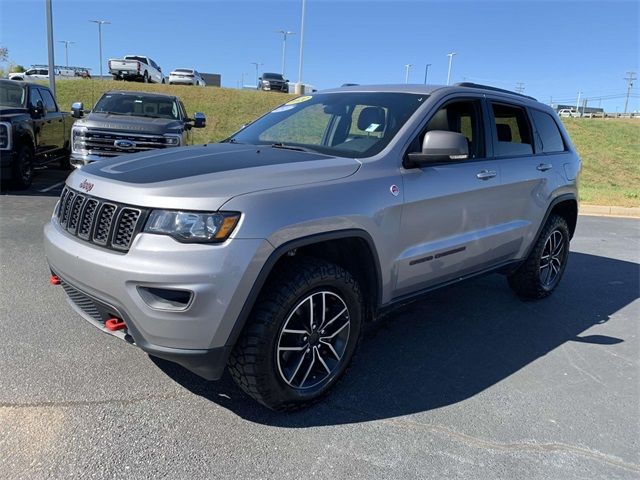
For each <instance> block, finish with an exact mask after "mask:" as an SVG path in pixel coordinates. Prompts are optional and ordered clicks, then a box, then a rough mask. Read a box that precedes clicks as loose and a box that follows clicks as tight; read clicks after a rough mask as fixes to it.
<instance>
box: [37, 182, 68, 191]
mask: <svg viewBox="0 0 640 480" xmlns="http://www.w3.org/2000/svg"><path fill="white" fill-rule="evenodd" d="M60 185H64V182H58V183H56V184H55V185H51V186H50V187H47V188H43V189H42V190H38V191H39V192H40V193H45V192H48V191H49V190H53V189H54V188H57V187H59V186H60Z"/></svg>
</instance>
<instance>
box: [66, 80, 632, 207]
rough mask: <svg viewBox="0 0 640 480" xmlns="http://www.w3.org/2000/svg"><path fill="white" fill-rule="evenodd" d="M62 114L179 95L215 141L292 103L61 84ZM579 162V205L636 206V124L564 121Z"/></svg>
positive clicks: (279, 98) (183, 89) (252, 95)
mask: <svg viewBox="0 0 640 480" xmlns="http://www.w3.org/2000/svg"><path fill="white" fill-rule="evenodd" d="M56 87H57V96H58V102H59V103H60V105H61V107H62V109H63V110H69V109H70V108H71V104H72V103H73V102H76V101H79V102H83V103H84V104H85V106H87V107H88V106H91V105H93V104H94V103H95V102H96V101H97V100H98V99H99V98H100V96H101V95H102V93H103V92H105V91H107V90H115V89H119V90H145V91H151V92H162V93H170V94H173V95H178V96H179V97H180V98H181V99H182V101H183V103H184V105H185V107H186V109H187V112H188V113H189V114H190V115H191V114H193V113H195V112H203V113H205V114H206V115H207V127H206V128H203V129H199V130H194V139H195V142H196V143H206V142H215V141H218V140H221V139H223V138H225V137H226V136H228V135H229V134H231V133H233V132H234V131H236V130H238V129H239V128H240V126H241V125H243V124H245V123H247V122H249V121H251V120H253V119H255V118H256V117H258V116H260V115H262V114H263V113H265V112H267V111H269V110H271V109H272V108H274V107H276V106H277V105H280V104H281V103H284V102H286V101H288V100H289V99H291V98H293V97H294V96H293V95H284V94H281V93H276V92H258V91H252V90H234V89H227V88H201V87H188V86H177V85H155V84H142V83H132V82H115V81H111V80H103V81H100V80H66V81H65V80H61V81H58V82H57V85H56ZM563 121H564V123H565V126H566V128H567V130H568V131H569V135H570V136H571V139H572V141H573V143H574V145H575V146H576V148H577V149H578V152H579V153H580V155H581V157H582V160H583V170H582V177H581V190H580V197H581V201H583V202H585V203H591V204H599V205H620V206H640V119H609V118H608V119H596V118H592V119H586V118H585V119H583V118H563Z"/></svg>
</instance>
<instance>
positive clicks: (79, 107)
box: [71, 102, 84, 118]
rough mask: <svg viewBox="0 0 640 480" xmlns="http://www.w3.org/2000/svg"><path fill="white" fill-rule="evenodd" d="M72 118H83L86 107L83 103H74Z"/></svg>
mask: <svg viewBox="0 0 640 480" xmlns="http://www.w3.org/2000/svg"><path fill="white" fill-rule="evenodd" d="M71 116H72V117H73V118H82V117H83V116H84V105H83V104H82V102H74V103H73V104H72V105H71Z"/></svg>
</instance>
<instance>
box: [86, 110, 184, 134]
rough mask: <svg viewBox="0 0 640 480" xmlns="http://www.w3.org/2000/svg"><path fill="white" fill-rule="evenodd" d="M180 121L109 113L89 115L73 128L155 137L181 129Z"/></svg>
mask: <svg viewBox="0 0 640 480" xmlns="http://www.w3.org/2000/svg"><path fill="white" fill-rule="evenodd" d="M182 125H183V123H182V122H181V121H180V120H173V119H170V118H150V117H134V116H124V115H111V114H109V113H90V114H89V115H88V116H87V117H84V118H81V119H79V120H76V122H75V123H74V126H78V127H89V128H99V129H102V130H118V131H124V132H129V133H134V132H140V133H148V134H155V135H162V134H164V133H167V132H170V131H173V130H176V129H178V128H180V127H182Z"/></svg>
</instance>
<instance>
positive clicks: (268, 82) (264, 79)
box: [258, 73, 289, 93]
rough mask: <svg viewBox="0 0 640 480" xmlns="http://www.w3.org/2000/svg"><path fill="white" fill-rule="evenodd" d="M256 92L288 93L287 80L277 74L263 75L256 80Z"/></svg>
mask: <svg viewBox="0 0 640 480" xmlns="http://www.w3.org/2000/svg"><path fill="white" fill-rule="evenodd" d="M258 90H264V91H272V92H284V93H289V80H285V79H284V77H283V76H282V75H281V74H279V73H263V74H262V76H261V77H259V78H258Z"/></svg>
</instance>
